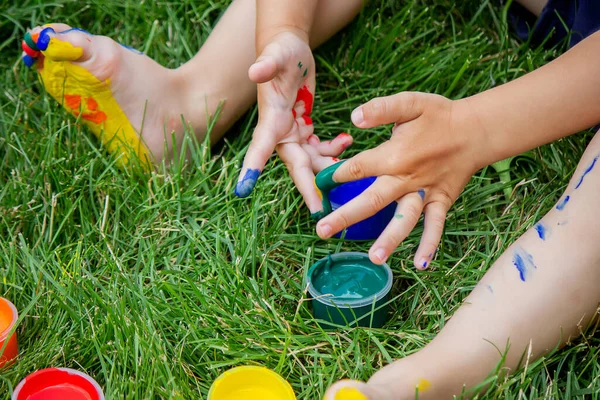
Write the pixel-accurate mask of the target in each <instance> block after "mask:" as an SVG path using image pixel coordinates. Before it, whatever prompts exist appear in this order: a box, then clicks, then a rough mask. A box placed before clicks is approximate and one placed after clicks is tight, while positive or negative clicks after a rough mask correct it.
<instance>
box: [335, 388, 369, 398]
mask: <svg viewBox="0 0 600 400" xmlns="http://www.w3.org/2000/svg"><path fill="white" fill-rule="evenodd" d="M335 400H368V399H367V397H366V396H365V395H364V394H362V393H361V392H359V391H358V390H357V389H355V388H352V387H345V388H341V389H340V390H339V391H338V392H337V393H336V394H335Z"/></svg>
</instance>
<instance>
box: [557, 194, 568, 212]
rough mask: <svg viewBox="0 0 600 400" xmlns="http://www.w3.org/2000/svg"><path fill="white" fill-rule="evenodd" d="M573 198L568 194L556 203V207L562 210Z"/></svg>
mask: <svg viewBox="0 0 600 400" xmlns="http://www.w3.org/2000/svg"><path fill="white" fill-rule="evenodd" d="M570 199H571V196H566V197H565V198H564V199H563V200H561V201H560V202H559V203H558V204H557V205H556V209H557V210H558V211H562V210H563V209H564V208H565V206H566V205H567V203H568V202H569V200H570Z"/></svg>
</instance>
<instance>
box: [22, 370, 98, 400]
mask: <svg viewBox="0 0 600 400" xmlns="http://www.w3.org/2000/svg"><path fill="white" fill-rule="evenodd" d="M11 399H12V400H104V394H103V393H102V389H101V388H100V385H98V382H96V381H95V380H94V379H92V378H91V377H90V376H88V375H86V374H84V373H83V372H79V371H76V370H74V369H71V368H47V369H41V370H39V371H36V372H34V373H33V374H31V375H28V376H27V377H26V378H25V379H23V380H22V381H21V382H20V383H19V385H18V386H17V387H16V388H15V391H14V392H13V394H12V397H11Z"/></svg>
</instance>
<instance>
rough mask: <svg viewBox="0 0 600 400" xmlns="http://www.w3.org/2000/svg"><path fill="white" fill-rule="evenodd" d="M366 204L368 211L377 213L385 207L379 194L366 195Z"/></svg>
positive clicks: (384, 202) (383, 200)
mask: <svg viewBox="0 0 600 400" xmlns="http://www.w3.org/2000/svg"><path fill="white" fill-rule="evenodd" d="M367 204H368V208H369V210H370V211H373V212H377V211H379V210H381V209H382V208H384V207H385V206H387V204H386V201H385V199H384V198H383V196H382V195H381V193H379V192H375V191H373V192H370V193H368V194H367Z"/></svg>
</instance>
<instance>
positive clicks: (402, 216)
mask: <svg viewBox="0 0 600 400" xmlns="http://www.w3.org/2000/svg"><path fill="white" fill-rule="evenodd" d="M394 217H395V218H396V219H402V218H404V214H400V213H398V214H396V215H394Z"/></svg>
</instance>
